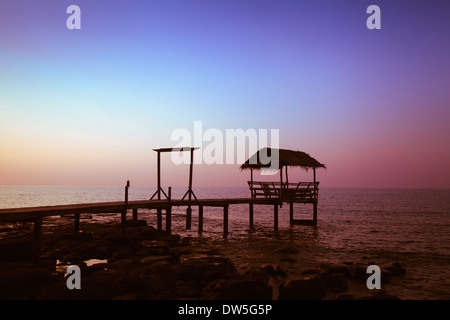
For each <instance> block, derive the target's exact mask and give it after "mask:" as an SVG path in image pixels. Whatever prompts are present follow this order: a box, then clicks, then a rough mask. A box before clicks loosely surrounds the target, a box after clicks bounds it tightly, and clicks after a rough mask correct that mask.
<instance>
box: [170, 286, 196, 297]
mask: <svg viewBox="0 0 450 320" xmlns="http://www.w3.org/2000/svg"><path fill="white" fill-rule="evenodd" d="M175 295H176V297H177V298H178V299H199V298H200V297H201V295H202V293H201V291H200V290H199V289H197V288H194V287H191V286H188V285H184V284H182V285H177V286H176V287H175Z"/></svg>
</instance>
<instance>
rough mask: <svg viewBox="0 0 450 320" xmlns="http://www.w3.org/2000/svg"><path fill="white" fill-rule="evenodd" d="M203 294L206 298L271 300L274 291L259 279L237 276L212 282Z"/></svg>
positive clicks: (203, 290)
mask: <svg viewBox="0 0 450 320" xmlns="http://www.w3.org/2000/svg"><path fill="white" fill-rule="evenodd" d="M202 294H203V298H204V299H206V300H271V299H272V294H273V291H272V288H271V287H270V286H269V285H268V284H267V283H265V282H263V281H261V280H259V279H251V278H250V279H249V278H246V277H243V276H237V277H234V278H232V279H218V280H215V281H213V282H211V283H210V284H209V285H207V286H206V287H205V288H204V289H202Z"/></svg>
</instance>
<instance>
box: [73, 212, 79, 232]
mask: <svg viewBox="0 0 450 320" xmlns="http://www.w3.org/2000/svg"><path fill="white" fill-rule="evenodd" d="M73 231H74V232H75V233H78V232H79V231H80V214H79V213H75V216H74V225H73Z"/></svg>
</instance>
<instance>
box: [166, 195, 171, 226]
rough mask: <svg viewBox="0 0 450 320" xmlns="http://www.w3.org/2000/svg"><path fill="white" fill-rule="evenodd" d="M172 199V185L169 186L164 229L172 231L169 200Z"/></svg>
mask: <svg viewBox="0 0 450 320" xmlns="http://www.w3.org/2000/svg"><path fill="white" fill-rule="evenodd" d="M171 199H172V187H169V197H168V206H167V208H166V231H167V232H168V233H169V234H170V233H172V206H171V204H170V201H171Z"/></svg>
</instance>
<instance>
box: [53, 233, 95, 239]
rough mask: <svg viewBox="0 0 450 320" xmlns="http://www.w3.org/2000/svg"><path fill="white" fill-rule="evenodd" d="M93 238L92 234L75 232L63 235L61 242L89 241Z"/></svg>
mask: <svg viewBox="0 0 450 320" xmlns="http://www.w3.org/2000/svg"><path fill="white" fill-rule="evenodd" d="M92 237H93V233H92V232H73V233H64V234H61V236H60V239H61V240H76V241H88V240H91V239H92Z"/></svg>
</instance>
